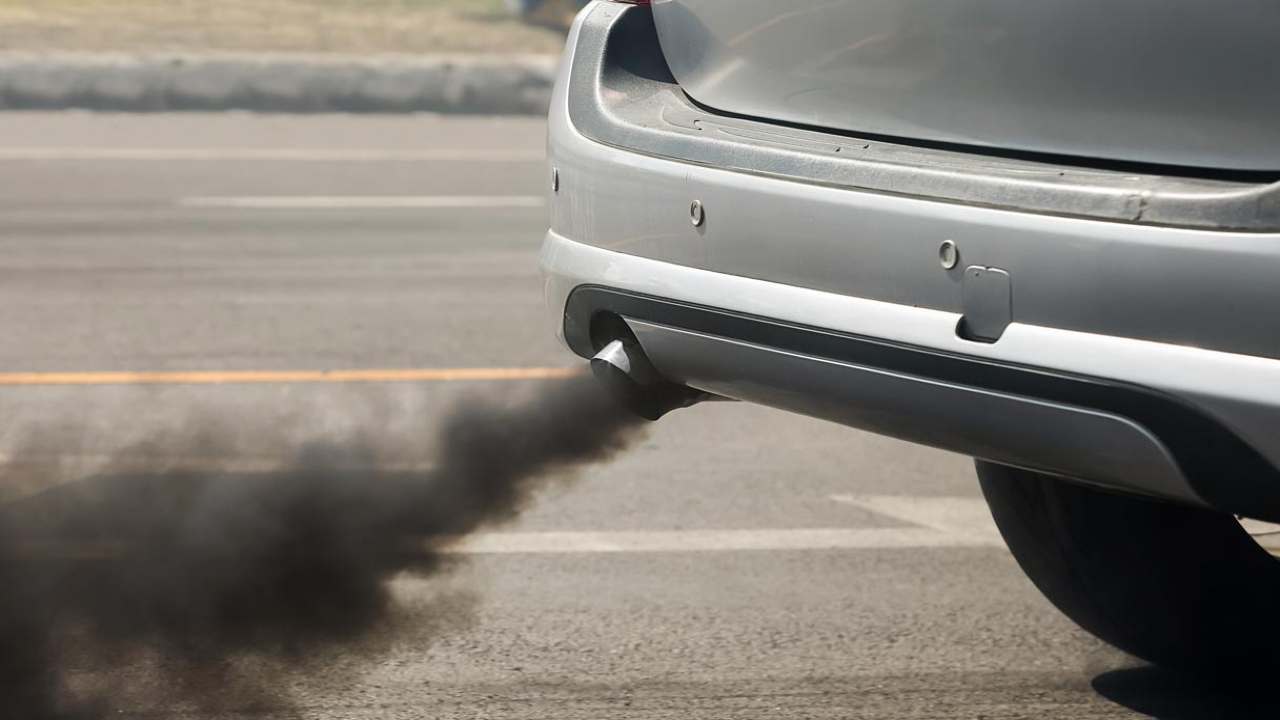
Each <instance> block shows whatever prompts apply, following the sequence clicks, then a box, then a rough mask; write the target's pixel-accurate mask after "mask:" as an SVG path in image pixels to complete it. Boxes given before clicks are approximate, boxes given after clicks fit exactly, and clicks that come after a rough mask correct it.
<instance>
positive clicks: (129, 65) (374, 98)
mask: <svg viewBox="0 0 1280 720" xmlns="http://www.w3.org/2000/svg"><path fill="white" fill-rule="evenodd" d="M555 65H556V58H554V57H551V56H544V55H501V56H417V55H384V56H332V55H303V54H279V55H270V54H265V55H264V54H200V55H107V54H96V53H95V54H79V53H68V54H56V55H49V54H41V55H25V54H14V53H0V110H37V109H67V108H84V109H89V110H107V111H131V112H160V111H175V110H252V111H259V112H297V113H308V112H441V113H486V114H504V115H506V114H543V113H545V112H546V110H547V104H548V102H549V100H550V98H551V86H552V83H553V82H554V77H555Z"/></svg>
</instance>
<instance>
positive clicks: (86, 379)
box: [0, 367, 582, 386]
mask: <svg viewBox="0 0 1280 720" xmlns="http://www.w3.org/2000/svg"><path fill="white" fill-rule="evenodd" d="M581 372H582V369H581V368H551V367H528V368H435V369H432V368H418V369H414V368H409V369H398V370H397V369H389V370H226V371H223V370H201V371H191V372H183V371H178V372H19V373H0V386H3V385H236V384H261V383H358V382H375V383H376V382H462V381H468V380H471V381H477V380H490V381H493V380H554V379H559V378H567V377H573V376H574V375H577V374H579V373H581Z"/></svg>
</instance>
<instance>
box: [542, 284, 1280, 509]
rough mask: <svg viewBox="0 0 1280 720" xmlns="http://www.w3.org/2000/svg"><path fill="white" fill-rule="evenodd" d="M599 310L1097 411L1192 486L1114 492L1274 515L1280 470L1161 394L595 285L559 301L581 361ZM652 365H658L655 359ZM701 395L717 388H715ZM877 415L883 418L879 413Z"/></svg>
mask: <svg viewBox="0 0 1280 720" xmlns="http://www.w3.org/2000/svg"><path fill="white" fill-rule="evenodd" d="M602 313H606V314H612V315H616V316H620V317H623V318H626V319H629V320H634V321H640V322H642V323H647V324H650V325H658V326H663V327H665V328H668V329H674V330H676V331H682V332H686V333H692V334H694V335H696V336H698V337H701V338H711V339H713V340H719V341H728V342H730V343H734V344H737V345H740V346H742V345H745V346H751V347H756V348H761V349H765V350H768V351H781V352H784V353H789V354H793V355H795V356H799V357H802V358H808V359H811V360H813V361H815V362H829V363H838V364H840V365H843V366H847V367H853V368H856V369H860V370H870V371H874V372H879V373H887V374H890V375H892V376H893V377H895V378H907V379H908V380H912V381H916V382H928V383H939V384H942V385H945V386H947V387H948V388H960V389H963V390H968V391H970V392H977V393H990V394H994V395H996V396H999V397H1001V398H1006V399H1012V400H1015V401H1017V400H1021V401H1023V402H1027V403H1047V404H1049V406H1051V407H1055V408H1059V409H1062V410H1064V412H1066V413H1067V415H1072V416H1078V415H1079V414H1080V413H1093V414H1097V415H1098V416H1100V417H1103V418H1106V419H1108V420H1120V421H1123V423H1130V424H1132V426H1133V427H1135V428H1138V429H1140V430H1141V431H1142V432H1143V433H1146V434H1149V436H1150V437H1151V438H1154V439H1155V440H1156V441H1158V442H1157V445H1158V447H1159V449H1160V450H1161V451H1162V452H1167V453H1168V455H1169V456H1171V457H1172V459H1173V461H1174V463H1175V464H1176V468H1177V470H1179V471H1180V474H1181V476H1182V478H1183V479H1185V485H1186V487H1189V488H1190V490H1189V491H1187V490H1185V489H1184V488H1180V487H1179V484H1180V483H1179V481H1178V480H1179V478H1177V477H1176V476H1175V477H1173V478H1170V477H1169V475H1168V473H1163V472H1162V471H1161V470H1160V469H1158V468H1155V469H1153V471H1152V472H1153V477H1156V478H1158V482H1162V483H1164V485H1163V486H1161V485H1158V484H1157V485H1154V486H1153V485H1151V484H1150V483H1146V486H1145V487H1144V483H1143V482H1142V481H1141V479H1138V478H1135V479H1133V480H1132V481H1129V483H1128V484H1125V483H1126V481H1125V480H1124V479H1121V478H1108V479H1107V480H1108V481H1109V482H1106V484H1108V485H1111V486H1113V487H1116V488H1117V489H1122V490H1127V491H1130V492H1143V493H1145V494H1152V495H1160V496H1163V497H1166V498H1170V499H1178V500H1182V501H1184V502H1185V501H1191V502H1195V501H1196V500H1200V501H1202V502H1203V503H1204V504H1207V505H1209V506H1212V507H1214V508H1217V509H1219V510H1223V511H1226V512H1235V513H1239V514H1245V515H1250V516H1253V517H1260V518H1265V519H1280V492H1278V491H1277V490H1280V471H1277V470H1276V468H1275V467H1273V466H1272V465H1271V464H1270V463H1269V462H1267V460H1265V459H1264V458H1263V457H1262V456H1261V455H1259V453H1258V452H1257V451H1256V450H1254V449H1253V448H1252V447H1251V446H1250V445H1249V444H1248V443H1246V442H1245V441H1243V440H1242V439H1241V438H1239V437H1238V436H1237V435H1235V433H1233V432H1232V431H1230V430H1229V429H1227V428H1226V427H1224V426H1223V425H1222V424H1221V423H1219V422H1218V421H1217V420H1215V419H1214V418H1212V417H1210V416H1209V415H1207V414H1205V413H1204V412H1202V411H1200V410H1199V409H1198V408H1196V407H1194V406H1192V405H1191V404H1189V403H1186V402H1184V401H1182V400H1180V399H1178V398H1175V397H1173V396H1170V395H1168V394H1166V393H1163V392H1160V391H1158V390H1154V389H1151V388H1147V387H1141V386H1138V385H1134V384H1130V383H1124V382H1119V381H1114V380H1106V379H1101V378H1095V377H1088V376H1084V375H1077V374H1072V373H1065V372H1060V371H1054V370H1047V369H1044V368H1037V367H1030V366H1023V365H1017V364H1012V363H1006V362H1000V361H995V360H991V359H986V358H979V357H972V356H966V355H959V354H954V353H949V352H945V351H940V350H936V349H931V348H925V347H919V346H912V345H907V344H902V343H897V342H890V341H886V340H881V339H876V338H871V337H865V336H860V335H854V334H849V333H844V332H836V331H832V330H827V329H823V328H817V327H811V326H806V325H800V324H795V323H790V322H785V321H780V320H776V319H771V318H765V317H759V316H753V315H748V314H743V313H739V312H732V311H728V310H723V309H718V308H712V307H707V306H702V305H697V304H693V303H688V302H680V301H674V300H669V299H663V298H658V297H653V296H648V295H643V294H640V293H635V292H628V291H622V290H617V289H613V288H607V287H601V286H595V285H583V286H578V287H576V288H575V289H574V290H573V291H572V292H571V294H570V295H569V298H568V301H567V303H566V305H565V313H564V337H565V340H566V342H567V343H568V344H569V346H570V347H571V348H572V349H573V350H574V352H576V353H577V354H578V355H581V356H583V357H590V356H591V355H592V354H594V353H595V352H596V350H597V349H598V348H597V347H596V345H597V344H598V342H599V339H598V338H597V339H593V338H592V337H591V329H592V324H593V322H594V321H595V320H596V319H597V318H598V317H599V316H600V314H602ZM655 362H659V363H660V362H661V361H660V359H659V358H657V357H655ZM726 372H731V371H729V370H727V371H726ZM703 389H712V390H713V391H714V389H713V388H703ZM721 390H723V388H721ZM939 397H941V395H939ZM748 399H755V398H748ZM923 407H924V406H923V405H921V404H920V403H914V404H906V403H904V404H903V405H902V406H901V407H899V408H891V409H892V410H896V411H897V412H898V416H899V417H898V420H897V422H899V423H905V425H902V427H903V428H909V427H911V426H915V427H917V428H918V427H920V426H922V425H927V424H928V423H930V422H931V416H930V415H929V414H928V413H925V412H921V409H922V408H923ZM975 407H977V406H975ZM789 409H795V408H789ZM1067 415H1063V417H1067ZM880 417H884V415H883V413H882V414H881V415H880ZM935 422H936V421H935ZM849 424H855V423H852V422H851V423H849ZM856 424H861V425H862V426H864V427H868V429H872V430H875V431H878V432H883V433H885V434H891V435H897V436H900V437H906V439H912V440H918V439H920V434H919V432H915V433H914V434H913V433H909V432H906V431H905V430H900V431H898V432H895V431H894V427H892V426H885V425H883V424H882V425H881V426H879V427H869V426H868V425H869V424H868V423H856ZM1116 427H1119V425H1117V426H1116ZM932 430H933V432H932V433H931V434H930V435H929V436H928V437H926V438H925V440H926V441H928V442H929V444H932V445H937V446H941V447H945V448H947V449H950V450H955V451H958V452H970V453H974V454H979V455H984V454H985V455H990V454H991V451H990V449H986V450H984V449H981V448H968V447H965V446H963V443H962V441H963V437H962V436H960V435H952V436H950V437H955V438H958V439H957V440H956V442H954V443H952V442H949V441H948V437H949V436H948V434H947V431H946V428H932ZM997 454H998V453H997ZM991 459H994V460H996V461H1000V460H1005V461H1006V462H1010V461H1015V460H1018V461H1019V462H1018V464H1021V465H1024V466H1026V465H1030V466H1032V468H1033V469H1036V470H1044V471H1049V472H1055V473H1057V474H1073V472H1079V470H1080V468H1081V467H1087V458H1084V459H1082V461H1081V464H1077V466H1076V467H1075V468H1064V467H1061V466H1059V467H1045V466H1036V463H1035V462H1028V461H1026V460H1025V459H1019V457H1018V456H1017V454H1016V453H1010V454H1009V455H1008V456H1005V457H994V458H991ZM1074 476H1076V477H1078V478H1079V479H1082V480H1086V481H1094V482H1097V481H1098V479H1097V478H1095V477H1080V476H1079V475H1074Z"/></svg>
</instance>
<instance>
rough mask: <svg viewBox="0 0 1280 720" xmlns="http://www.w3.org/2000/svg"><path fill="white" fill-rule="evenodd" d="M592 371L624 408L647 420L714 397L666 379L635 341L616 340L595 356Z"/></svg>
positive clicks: (592, 360) (592, 359) (655, 418)
mask: <svg viewBox="0 0 1280 720" xmlns="http://www.w3.org/2000/svg"><path fill="white" fill-rule="evenodd" d="M591 373H592V374H593V375H595V376H596V379H597V380H599V381H600V382H601V383H603V384H604V386H605V389H606V390H607V391H608V392H609V394H610V395H612V396H613V397H614V399H616V400H617V401H618V402H619V403H621V404H622V406H623V407H625V408H627V409H628V410H630V411H631V412H633V413H635V414H636V415H639V416H640V417H642V418H644V419H646V420H657V419H658V418H660V417H662V416H663V415H666V414H667V413H669V412H671V411H672V410H679V409H680V408H685V407H689V406H690V405H694V404H696V403H698V402H701V401H703V400H707V399H709V398H711V397H712V395H710V394H709V393H704V392H702V391H701V390H694V389H693V388H690V387H686V386H684V385H680V384H677V383H673V382H670V381H668V380H665V379H663V377H662V376H661V375H660V374H658V371H657V369H656V368H654V367H653V363H651V362H649V358H648V357H646V356H645V354H644V351H643V350H642V349H640V345H639V343H637V342H636V341H635V340H631V339H627V340H614V341H612V342H610V343H609V344H608V345H605V346H604V349H603V350H601V351H600V352H598V353H596V356H595V357H593V358H591Z"/></svg>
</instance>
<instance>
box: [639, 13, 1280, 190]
mask: <svg viewBox="0 0 1280 720" xmlns="http://www.w3.org/2000/svg"><path fill="white" fill-rule="evenodd" d="M653 10H654V19H655V24H656V25H657V28H658V34H659V37H660V40H661V43H662V48H663V54H664V55H665V56H666V58H667V62H668V64H669V65H670V67H671V70H672V73H673V74H674V75H675V77H676V79H677V80H678V81H679V82H680V84H681V86H682V87H683V89H684V90H685V91H686V92H687V93H688V94H689V95H690V96H691V97H692V98H694V99H695V100H697V101H699V102H701V103H703V104H705V105H707V106H709V107H711V108H714V109H717V110H721V111H726V112H731V113H737V114H742V115H747V116H752V117H757V118H763V119H773V120H779V121H784V122H788V123H795V124H801V125H807V126H814V127H822V128H831V129H836V130H841V131H847V132H850V133H853V134H864V135H872V136H885V137H892V138H902V139H913V140H917V141H925V142H929V143H946V144H955V145H963V146H977V147H985V148H996V149H999V150H1002V151H1015V152H1031V153H1045V154H1053V155H1065V156H1074V157H1080V158H1090V159H1100V160H1109V161H1124V162H1137V163H1154V164H1160V165H1172V166H1184V167H1189V168H1207V169H1213V170H1236V171H1267V172H1270V171H1277V170H1280V52H1276V50H1277V47H1278V45H1277V43H1278V42H1280V3H1275V2H1274V0H1235V1H1234V2H1231V3H1214V2H1210V1H1209V0H1121V1H1120V2H1116V1H1115V0H1035V1H1033V2H1028V1H1027V0H945V1H943V0H666V1H665V2H663V1H662V0H658V2H656V3H655V4H654V7H653Z"/></svg>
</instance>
